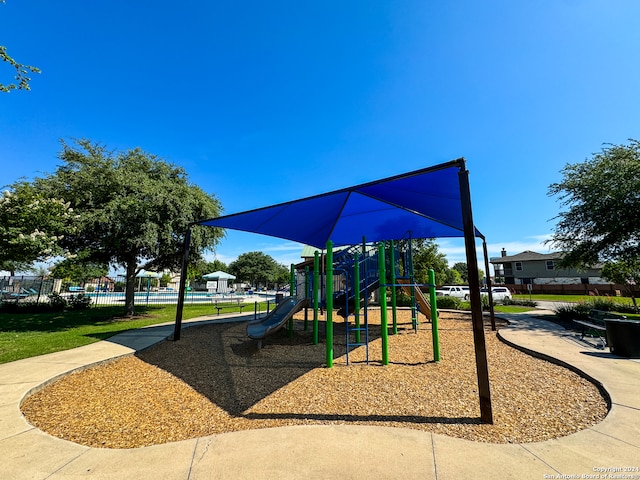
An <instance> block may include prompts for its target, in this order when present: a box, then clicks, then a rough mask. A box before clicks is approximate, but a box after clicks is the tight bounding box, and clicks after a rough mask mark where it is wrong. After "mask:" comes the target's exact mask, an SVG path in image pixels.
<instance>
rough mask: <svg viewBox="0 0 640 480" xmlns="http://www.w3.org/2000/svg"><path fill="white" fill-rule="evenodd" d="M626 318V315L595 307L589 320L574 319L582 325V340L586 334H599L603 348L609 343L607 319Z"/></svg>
mask: <svg viewBox="0 0 640 480" xmlns="http://www.w3.org/2000/svg"><path fill="white" fill-rule="evenodd" d="M626 318H627V317H626V316H624V315H619V314H617V313H611V312H607V311H605V310H596V309H593V310H591V311H590V312H589V317H588V318H587V320H582V319H578V320H575V319H574V320H573V322H574V323H577V324H578V325H580V339H581V340H583V339H584V336H585V335H586V334H590V335H591V336H597V337H598V338H599V339H600V341H601V342H602V348H604V347H606V346H607V345H608V343H609V342H608V340H607V325H606V322H605V320H607V319H616V320H625V319H626ZM594 333H595V335H594Z"/></svg>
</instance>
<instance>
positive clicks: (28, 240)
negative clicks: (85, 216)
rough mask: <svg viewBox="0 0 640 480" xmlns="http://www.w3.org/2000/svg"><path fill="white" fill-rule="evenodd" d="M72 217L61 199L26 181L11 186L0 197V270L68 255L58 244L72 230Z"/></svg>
mask: <svg viewBox="0 0 640 480" xmlns="http://www.w3.org/2000/svg"><path fill="white" fill-rule="evenodd" d="M73 216H74V214H73V210H72V209H71V208H70V204H69V203H68V202H66V201H64V200H62V199H61V197H59V196H55V195H52V196H48V195H46V194H45V193H44V192H42V191H40V190H38V189H36V188H34V186H33V185H32V184H30V183H27V182H16V183H14V184H13V185H11V186H10V187H9V189H7V190H5V191H4V192H3V193H2V195H1V196H0V268H2V269H6V270H12V271H13V270H15V268H16V267H17V266H19V267H22V268H24V267H26V266H28V265H31V264H32V263H33V262H37V261H45V260H48V259H49V258H52V257H55V256H62V255H68V252H66V251H65V250H64V249H63V248H62V246H61V242H62V240H63V238H64V236H65V234H69V233H71V231H72V230H71V229H72V226H71V223H72V221H73V220H74V219H73Z"/></svg>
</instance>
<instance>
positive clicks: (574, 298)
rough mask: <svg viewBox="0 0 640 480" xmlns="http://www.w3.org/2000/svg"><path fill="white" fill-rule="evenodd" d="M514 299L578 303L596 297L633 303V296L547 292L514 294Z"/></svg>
mask: <svg viewBox="0 0 640 480" xmlns="http://www.w3.org/2000/svg"><path fill="white" fill-rule="evenodd" d="M513 298H514V300H529V298H531V300H532V301H534V302H538V301H545V302H567V303H576V302H588V301H592V300H595V299H607V300H611V301H612V302H616V303H623V304H631V298H629V297H592V296H589V295H547V294H532V295H528V294H524V295H514V296H513Z"/></svg>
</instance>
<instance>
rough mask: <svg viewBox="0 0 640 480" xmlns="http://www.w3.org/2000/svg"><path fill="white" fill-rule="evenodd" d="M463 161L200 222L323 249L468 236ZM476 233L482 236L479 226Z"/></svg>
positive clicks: (199, 223)
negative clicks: (329, 245)
mask: <svg viewBox="0 0 640 480" xmlns="http://www.w3.org/2000/svg"><path fill="white" fill-rule="evenodd" d="M461 169H464V160H462V159H460V160H454V161H452V162H448V163H444V164H440V165H436V166H433V167H429V168H425V169H422V170H417V171H414V172H410V173H406V174H403V175H398V176H395V177H390V178H386V179H382V180H377V181H375V182H370V183H366V184H362V185H357V186H354V187H349V188H345V189H342V190H336V191H334V192H329V193H325V194H322V195H316V196H313V197H308V198H303V199H300V200H293V201H290V202H286V203H281V204H278V205H273V206H270V207H264V208H259V209H256V210H250V211H247V212H242V213H236V214H232V215H226V216H223V217H217V218H213V219H209V220H202V221H200V222H197V223H196V224H197V225H206V226H211V227H220V228H230V229H232V230H242V231H245V232H252V233H260V234H262V235H269V236H272V237H278V238H284V239H288V240H293V241H296V242H300V243H303V244H305V245H310V246H313V247H316V248H320V249H322V248H324V247H325V245H326V243H327V241H328V240H331V241H332V242H333V244H334V245H336V246H340V245H355V244H358V243H361V242H362V238H363V237H364V238H366V240H367V241H368V242H377V241H382V240H400V239H402V238H407V237H409V236H410V237H412V238H441V237H464V227H463V221H462V204H461V199H460V182H459V179H458V173H459V172H460V170H461ZM474 234H475V236H477V237H482V234H481V233H480V232H479V231H478V230H477V229H476V230H475V232H474Z"/></svg>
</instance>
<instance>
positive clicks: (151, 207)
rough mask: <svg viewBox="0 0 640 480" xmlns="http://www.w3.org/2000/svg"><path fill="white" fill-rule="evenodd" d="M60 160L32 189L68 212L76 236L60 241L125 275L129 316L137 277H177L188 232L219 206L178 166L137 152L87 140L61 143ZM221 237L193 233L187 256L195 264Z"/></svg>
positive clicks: (211, 232) (199, 230)
mask: <svg viewBox="0 0 640 480" xmlns="http://www.w3.org/2000/svg"><path fill="white" fill-rule="evenodd" d="M60 159H61V160H62V161H63V162H64V163H63V164H62V165H61V166H59V167H58V169H57V170H56V172H55V173H54V174H51V175H49V176H47V177H45V178H41V179H36V181H35V183H36V185H37V186H38V188H39V189H40V190H41V191H42V192H45V193H47V194H49V195H51V196H53V197H61V198H64V199H65V200H66V201H67V202H70V203H71V205H72V207H73V210H74V213H75V214H76V226H77V231H76V232H75V233H73V234H71V235H67V236H66V237H65V238H64V239H63V240H62V243H63V245H64V246H65V247H66V248H68V249H69V250H71V251H88V252H90V255H89V256H88V258H86V260H87V261H92V262H96V263H107V264H110V265H114V266H118V267H121V268H123V269H124V270H125V275H126V290H125V291H126V293H125V311H126V314H128V315H132V314H133V313H134V290H135V283H136V274H137V273H139V272H140V271H141V270H143V269H144V270H147V271H159V270H162V269H164V268H167V269H173V270H174V271H178V270H179V267H180V265H181V259H182V251H183V244H184V237H185V233H186V231H187V228H188V226H189V225H190V224H191V223H192V222H194V221H197V220H201V219H203V218H211V217H215V216H218V215H219V214H220V211H221V205H220V202H219V201H218V200H217V199H216V197H215V196H213V195H208V194H206V193H205V192H204V191H202V190H201V189H200V188H199V187H197V186H195V185H193V184H191V183H190V182H189V180H188V177H187V173H186V172H185V171H184V169H182V168H181V167H177V166H175V165H171V164H169V163H167V162H165V161H163V160H161V159H160V158H158V157H156V156H154V155H151V154H149V153H146V152H144V151H142V150H140V149H138V148H136V149H133V150H127V151H124V152H114V151H109V150H107V149H106V148H105V147H104V146H102V145H99V144H96V143H92V142H91V141H89V140H79V141H76V142H75V144H74V145H68V144H66V143H64V142H63V144H62V151H61V153H60ZM221 235H222V232H221V231H220V230H219V229H215V228H208V227H207V228H205V227H201V228H200V227H194V228H192V234H191V257H190V258H191V259H192V260H193V261H195V260H197V259H199V258H201V256H202V255H203V253H204V252H205V251H206V250H210V249H212V248H214V247H215V245H216V244H217V242H218V240H219V239H220V237H221ZM185 273H186V272H183V274H185Z"/></svg>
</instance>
